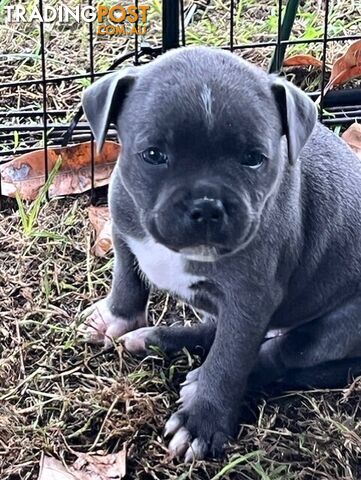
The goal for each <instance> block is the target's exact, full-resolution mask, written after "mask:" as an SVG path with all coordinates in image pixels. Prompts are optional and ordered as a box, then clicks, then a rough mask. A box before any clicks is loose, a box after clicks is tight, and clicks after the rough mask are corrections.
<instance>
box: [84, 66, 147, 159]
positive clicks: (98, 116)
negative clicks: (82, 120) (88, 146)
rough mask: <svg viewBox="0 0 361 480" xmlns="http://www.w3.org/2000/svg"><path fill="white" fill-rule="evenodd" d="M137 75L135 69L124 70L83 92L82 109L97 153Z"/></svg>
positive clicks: (106, 77)
mask: <svg viewBox="0 0 361 480" xmlns="http://www.w3.org/2000/svg"><path fill="white" fill-rule="evenodd" d="M137 73H138V72H137V69H136V68H133V67H129V68H125V69H124V70H122V71H119V72H115V73H111V74H109V75H106V76H105V77H103V78H101V79H100V80H97V81H96V82H95V83H93V84H92V85H91V86H90V87H88V88H87V89H86V90H85V91H84V93H83V98H82V104H83V109H84V113H85V116H86V118H87V119H88V122H89V124H90V128H91V130H92V132H93V134H94V137H95V141H96V145H97V152H100V151H101V149H102V148H103V145H104V141H105V137H106V134H107V131H108V128H109V125H110V123H115V122H116V119H117V116H118V114H119V112H120V110H121V108H122V104H123V102H124V99H125V97H126V95H127V93H128V92H129V90H130V89H131V88H132V85H133V84H134V82H135V79H136V77H137Z"/></svg>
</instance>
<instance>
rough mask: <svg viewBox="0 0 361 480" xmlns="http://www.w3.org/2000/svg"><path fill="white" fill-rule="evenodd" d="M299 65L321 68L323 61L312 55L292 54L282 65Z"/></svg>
mask: <svg viewBox="0 0 361 480" xmlns="http://www.w3.org/2000/svg"><path fill="white" fill-rule="evenodd" d="M299 65H306V66H312V67H317V68H322V65H323V62H321V60H318V59H317V58H315V57H313V56H312V55H294V56H293V57H288V58H286V59H285V60H284V62H283V66H284V67H298V66H299Z"/></svg>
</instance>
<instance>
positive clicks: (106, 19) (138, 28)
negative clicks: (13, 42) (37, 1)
mask: <svg viewBox="0 0 361 480" xmlns="http://www.w3.org/2000/svg"><path fill="white" fill-rule="evenodd" d="M149 8H150V7H149V5H138V6H135V5H128V6H124V5H121V4H116V5H113V6H108V5H104V4H98V5H97V6H91V5H78V6H76V7H73V8H72V7H68V6H67V5H64V4H63V3H60V4H59V5H57V6H56V7H52V6H50V5H44V6H43V9H42V11H40V10H39V9H38V7H36V6H35V7H34V8H33V9H32V10H31V11H29V10H28V9H26V8H25V6H24V5H8V6H6V7H5V11H6V22H7V23H21V22H24V23H31V22H33V21H36V20H37V21H40V22H44V23H53V22H60V23H69V22H77V23H81V22H85V23H92V22H97V25H96V33H97V35H145V34H146V33H147V28H148V23H147V21H148V11H149Z"/></svg>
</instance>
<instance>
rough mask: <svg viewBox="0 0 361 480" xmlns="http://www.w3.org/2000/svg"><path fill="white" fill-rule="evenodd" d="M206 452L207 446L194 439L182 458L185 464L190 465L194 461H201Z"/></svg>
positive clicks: (198, 439)
mask: <svg viewBox="0 0 361 480" xmlns="http://www.w3.org/2000/svg"><path fill="white" fill-rule="evenodd" d="M206 452H207V444H206V442H205V441H204V440H201V439H200V438H195V439H194V440H193V442H192V444H191V445H190V447H189V448H188V450H187V451H186V454H185V456H184V462H185V463H192V462H193V461H194V460H202V459H203V458H204V457H205V455H206Z"/></svg>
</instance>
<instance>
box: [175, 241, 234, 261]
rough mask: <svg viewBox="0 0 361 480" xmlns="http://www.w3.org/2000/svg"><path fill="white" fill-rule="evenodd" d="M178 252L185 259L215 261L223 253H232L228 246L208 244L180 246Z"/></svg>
mask: <svg viewBox="0 0 361 480" xmlns="http://www.w3.org/2000/svg"><path fill="white" fill-rule="evenodd" d="M178 252H179V253H180V254H181V255H183V256H184V257H185V258H186V259H187V260H193V261H196V262H215V261H216V260H218V259H219V258H220V257H223V256H224V255H229V254H231V253H232V250H231V249H230V248H219V247H212V246H208V245H199V246H197V247H186V248H181V249H180V250H178Z"/></svg>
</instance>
